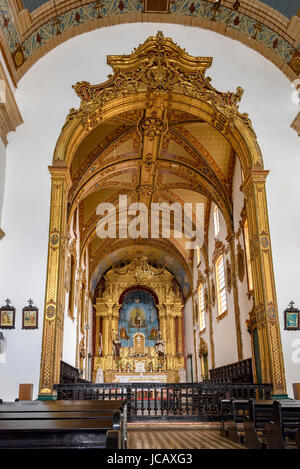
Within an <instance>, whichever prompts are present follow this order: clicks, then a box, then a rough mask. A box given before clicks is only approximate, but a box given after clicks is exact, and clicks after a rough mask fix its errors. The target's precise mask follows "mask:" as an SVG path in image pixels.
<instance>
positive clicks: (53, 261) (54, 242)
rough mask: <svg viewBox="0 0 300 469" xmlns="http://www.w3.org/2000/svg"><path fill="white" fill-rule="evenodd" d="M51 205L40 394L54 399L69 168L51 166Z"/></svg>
mask: <svg viewBox="0 0 300 469" xmlns="http://www.w3.org/2000/svg"><path fill="white" fill-rule="evenodd" d="M49 171H50V173H51V179H52V185H51V207H50V226H49V242H48V265H47V280H46V295H45V310H44V327H43V340H42V354H41V372H40V387H39V397H40V398H41V399H52V398H54V396H55V392H54V391H53V384H54V383H58V382H59V375H60V360H61V354H62V339H63V321H64V311H63V309H62V305H63V303H64V301H63V294H64V267H65V266H64V263H65V236H66V229H67V203H68V192H69V188H70V187H71V177H70V173H69V169H68V168H66V167H59V166H57V167H56V166H51V167H49Z"/></svg>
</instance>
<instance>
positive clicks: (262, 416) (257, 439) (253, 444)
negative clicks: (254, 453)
mask: <svg viewBox="0 0 300 469" xmlns="http://www.w3.org/2000/svg"><path fill="white" fill-rule="evenodd" d="M273 402H274V401H272V400H261V401H256V400H254V399H249V413H248V416H246V417H245V421H244V428H245V433H246V437H245V445H246V447H247V448H248V449H265V448H266V447H267V440H266V424H267V423H268V422H270V421H271V419H272V415H273Z"/></svg>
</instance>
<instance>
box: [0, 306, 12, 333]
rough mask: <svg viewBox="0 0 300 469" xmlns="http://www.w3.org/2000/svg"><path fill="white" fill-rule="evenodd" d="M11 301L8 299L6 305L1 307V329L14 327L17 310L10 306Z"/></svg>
mask: <svg viewBox="0 0 300 469" xmlns="http://www.w3.org/2000/svg"><path fill="white" fill-rule="evenodd" d="M10 303H11V301H10V300H9V299H7V300H6V306H2V308H0V329H14V328H15V315H16V310H15V308H14V307H13V306H10Z"/></svg>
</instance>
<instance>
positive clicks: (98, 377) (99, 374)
mask: <svg viewBox="0 0 300 469" xmlns="http://www.w3.org/2000/svg"><path fill="white" fill-rule="evenodd" d="M95 383H104V378H103V370H102V368H98V369H97V373H96V380H95Z"/></svg>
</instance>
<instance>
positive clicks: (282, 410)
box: [266, 400, 300, 449]
mask: <svg viewBox="0 0 300 469" xmlns="http://www.w3.org/2000/svg"><path fill="white" fill-rule="evenodd" d="M299 429H300V400H298V401H296V400H295V401H293V400H281V401H274V404H273V416H272V421H271V422H269V423H268V424H267V425H266V438H267V443H268V448H269V449H289V448H296V445H297V436H296V433H297V431H298V430H299ZM298 444H299V441H298Z"/></svg>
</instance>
